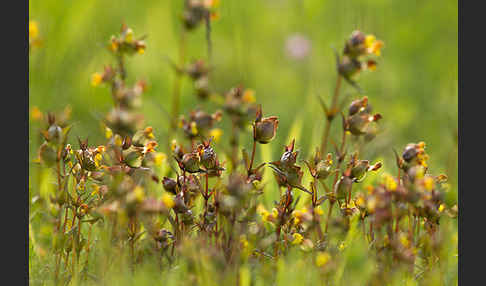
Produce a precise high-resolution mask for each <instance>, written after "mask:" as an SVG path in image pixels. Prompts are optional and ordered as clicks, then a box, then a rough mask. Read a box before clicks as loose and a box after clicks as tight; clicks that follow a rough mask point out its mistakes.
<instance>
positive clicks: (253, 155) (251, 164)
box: [248, 139, 256, 177]
mask: <svg viewBox="0 0 486 286" xmlns="http://www.w3.org/2000/svg"><path fill="white" fill-rule="evenodd" d="M255 150H256V140H255V139H253V149H252V151H251V160H250V166H249V167H248V177H249V176H250V174H251V168H252V167H253V160H254V159H255Z"/></svg>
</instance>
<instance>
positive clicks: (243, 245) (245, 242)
mask: <svg viewBox="0 0 486 286" xmlns="http://www.w3.org/2000/svg"><path fill="white" fill-rule="evenodd" d="M248 244H249V243H248V240H247V239H246V235H244V234H242V235H240V245H241V248H242V249H246V248H248Z"/></svg>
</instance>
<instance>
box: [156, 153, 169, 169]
mask: <svg viewBox="0 0 486 286" xmlns="http://www.w3.org/2000/svg"><path fill="white" fill-rule="evenodd" d="M166 158H167V155H165V154H164V153H162V152H156V153H155V156H154V164H155V165H157V166H161V165H162V163H163V162H164V161H165V159H166Z"/></svg>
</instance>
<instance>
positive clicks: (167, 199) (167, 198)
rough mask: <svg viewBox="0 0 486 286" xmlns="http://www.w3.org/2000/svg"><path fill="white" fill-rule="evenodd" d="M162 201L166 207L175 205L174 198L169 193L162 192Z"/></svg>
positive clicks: (169, 207)
mask: <svg viewBox="0 0 486 286" xmlns="http://www.w3.org/2000/svg"><path fill="white" fill-rule="evenodd" d="M162 203H163V204H164V206H165V207H166V208H168V209H171V208H173V207H174V206H175V201H174V198H172V196H171V195H169V194H163V195H162Z"/></svg>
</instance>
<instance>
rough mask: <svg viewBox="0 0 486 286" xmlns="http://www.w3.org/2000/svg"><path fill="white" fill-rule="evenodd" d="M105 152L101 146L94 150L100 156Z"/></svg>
mask: <svg viewBox="0 0 486 286" xmlns="http://www.w3.org/2000/svg"><path fill="white" fill-rule="evenodd" d="M105 150H106V148H105V146H103V145H100V146H98V147H97V148H96V151H98V153H101V154H103V153H105Z"/></svg>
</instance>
